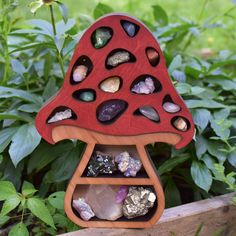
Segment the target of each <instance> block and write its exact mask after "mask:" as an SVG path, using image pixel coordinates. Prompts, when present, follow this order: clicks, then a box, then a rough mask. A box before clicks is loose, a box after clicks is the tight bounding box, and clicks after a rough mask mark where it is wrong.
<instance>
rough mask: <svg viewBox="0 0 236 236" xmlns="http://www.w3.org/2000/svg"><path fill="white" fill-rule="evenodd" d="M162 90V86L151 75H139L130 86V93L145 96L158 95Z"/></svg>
mask: <svg viewBox="0 0 236 236" xmlns="http://www.w3.org/2000/svg"><path fill="white" fill-rule="evenodd" d="M161 90H162V85H161V83H160V82H159V80H158V79H156V78H155V77H153V76H152V75H140V76H139V77H138V78H136V79H135V80H134V81H133V83H132V84H131V86H130V91H131V92H132V93H136V94H141V95H147V94H151V93H158V92H160V91H161Z"/></svg>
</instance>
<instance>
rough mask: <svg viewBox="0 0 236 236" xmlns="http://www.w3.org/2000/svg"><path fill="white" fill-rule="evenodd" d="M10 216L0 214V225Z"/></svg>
mask: <svg viewBox="0 0 236 236" xmlns="http://www.w3.org/2000/svg"><path fill="white" fill-rule="evenodd" d="M10 219H11V218H10V216H1V217H0V226H3V225H4V224H6V223H7V222H8V221H9V220H10Z"/></svg>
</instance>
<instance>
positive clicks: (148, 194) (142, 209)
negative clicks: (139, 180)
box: [123, 187, 156, 219]
mask: <svg viewBox="0 0 236 236" xmlns="http://www.w3.org/2000/svg"><path fill="white" fill-rule="evenodd" d="M155 201H156V195H155V193H153V192H152V191H151V190H150V189H148V188H143V187H129V192H128V194H127V196H126V198H125V200H124V203H123V213H124V216H125V217H127V218H128V219H132V218H135V217H138V216H142V215H146V214H147V213H148V211H149V209H150V208H152V207H153V206H154V203H155Z"/></svg>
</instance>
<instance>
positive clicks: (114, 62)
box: [107, 51, 130, 67]
mask: <svg viewBox="0 0 236 236" xmlns="http://www.w3.org/2000/svg"><path fill="white" fill-rule="evenodd" d="M129 60H130V54H129V53H128V52H126V51H118V52H116V53H114V54H113V55H112V56H110V57H109V58H108V60H107V65H109V66H113V67H115V66H118V65H119V64H121V63H124V62H127V61H129Z"/></svg>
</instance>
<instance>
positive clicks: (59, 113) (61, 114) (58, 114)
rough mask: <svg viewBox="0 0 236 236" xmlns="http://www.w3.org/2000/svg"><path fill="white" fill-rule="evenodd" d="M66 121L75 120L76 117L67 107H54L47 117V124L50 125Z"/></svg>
mask: <svg viewBox="0 0 236 236" xmlns="http://www.w3.org/2000/svg"><path fill="white" fill-rule="evenodd" d="M68 119H72V120H76V119H77V115H76V114H75V113H74V111H73V110H72V109H70V108H69V107H66V106H59V107H56V108H55V109H54V110H53V111H52V113H51V114H50V115H49V117H48V119H47V123H48V124H51V123H55V122H58V121H62V120H68Z"/></svg>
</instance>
